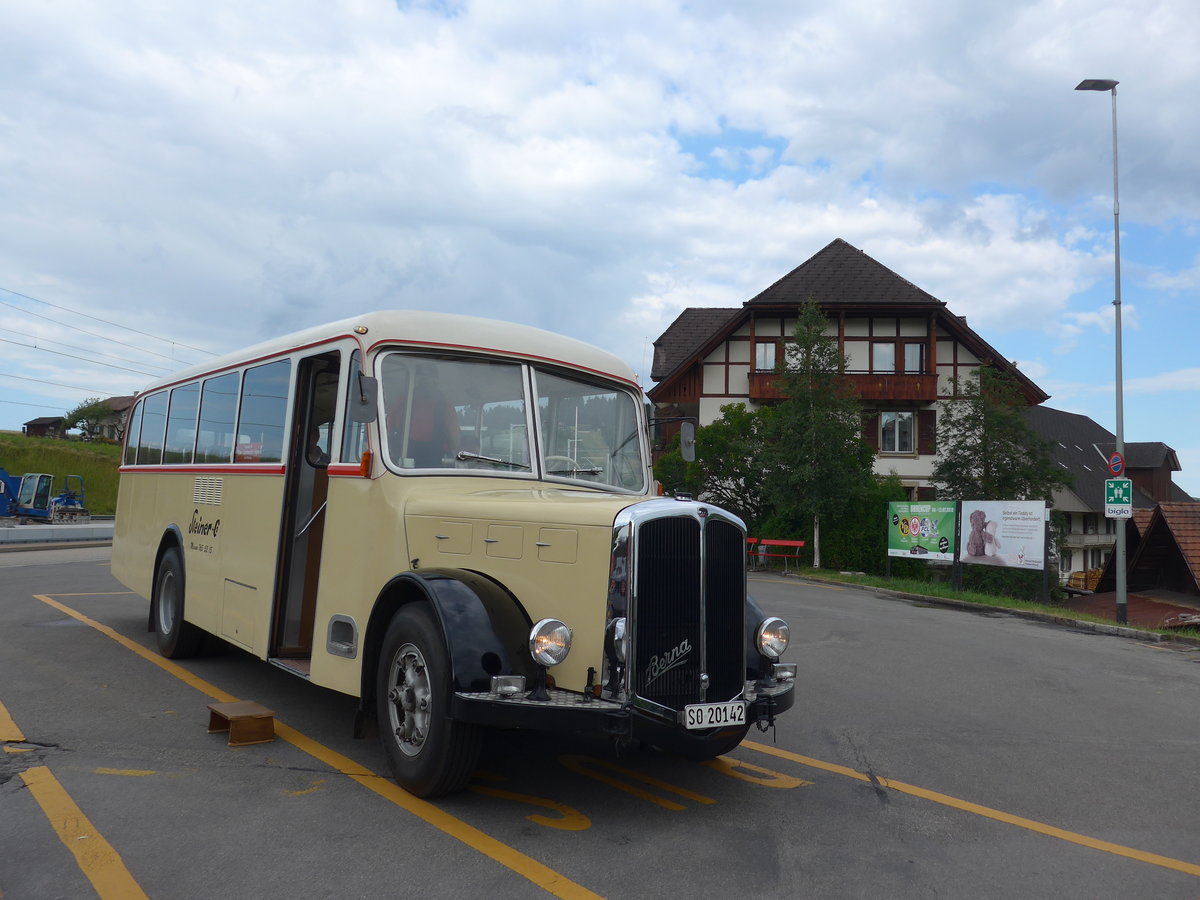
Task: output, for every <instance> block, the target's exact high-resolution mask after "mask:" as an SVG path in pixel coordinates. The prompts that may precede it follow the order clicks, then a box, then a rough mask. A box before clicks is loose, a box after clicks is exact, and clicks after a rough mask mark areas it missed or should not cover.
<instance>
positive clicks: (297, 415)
mask: <svg viewBox="0 0 1200 900" xmlns="http://www.w3.org/2000/svg"><path fill="white" fill-rule="evenodd" d="M745 555H746V554H745V528H744V525H743V524H742V522H741V521H740V520H739V519H737V518H736V517H735V516H733V515H731V514H729V513H727V512H724V511H722V510H720V509H717V508H715V507H713V506H711V505H709V504H706V503H702V502H695V501H692V500H688V499H675V498H663V497H657V496H655V490H654V482H653V477H652V474H651V468H650V463H649V453H648V438H647V420H646V414H645V406H644V404H643V400H642V396H641V391H640V389H639V387H638V385H637V382H636V380H635V377H634V374H633V372H632V370H630V369H629V367H628V366H626V365H625V364H624V363H622V362H621V361H620V360H619V359H618V358H616V357H615V356H613V355H611V354H609V353H606V352H603V351H601V350H599V349H597V348H595V347H591V346H589V345H587V344H584V343H581V342H579V341H575V340H571V339H568V338H564V337H560V336H557V335H553V334H550V333H548V332H544V331H540V330H538V329H534V328H528V327H523V326H518V325H513V324H509V323H505V322H496V321H488V320H484V319H477V318H470V317H466V316H455V315H448V314H438V313H428V312H403V311H387V312H375V313H369V314H367V315H363V316H359V317H358V318H354V319H347V320H345V321H341V322H336V323H334V324H331V325H327V326H324V327H320V328H313V329H310V330H308V331H302V332H299V333H297V334H293V335H289V336H288V337H285V338H281V339H279V340H274V341H270V342H267V343H264V344H260V345H258V346H255V347H251V348H249V349H248V350H245V351H243V352H240V353H236V354H232V355H229V356H226V357H222V358H220V359H217V360H215V361H213V362H211V363H209V364H206V365H204V366H202V367H196V368H193V369H189V370H186V371H183V372H180V373H178V374H176V375H174V376H171V377H170V378H167V379H165V380H163V381H161V382H158V383H155V384H152V385H150V386H149V387H148V388H147V389H146V390H145V391H144V392H143V393H142V394H140V395H139V397H138V401H137V404H136V406H135V407H134V409H133V411H132V413H131V418H130V421H129V425H128V427H127V429H126V444H125V448H124V457H123V464H122V467H121V482H120V494H119V498H118V502H117V517H116V529H115V535H114V541H113V572H114V574H115V575H116V576H117V577H118V578H119V579H120V580H121V581H122V582H124V583H125V584H126V585H128V586H129V587H130V588H131V589H133V590H134V591H136V592H138V593H140V594H141V595H142V596H144V597H146V598H148V599H149V603H150V610H149V626H150V629H151V630H154V631H156V632H157V635H158V637H157V639H158V645H159V649H160V651H161V652H162V653H163V654H164V655H165V656H168V657H172V658H175V657H185V656H189V655H193V654H195V653H197V652H200V651H201V650H202V648H203V647H204V645H205V642H206V641H208V640H210V639H211V638H210V637H209V636H215V637H216V638H219V639H222V640H224V641H228V642H229V643H231V644H233V645H235V646H237V647H240V648H242V649H243V650H246V651H248V652H250V653H253V654H255V655H257V656H259V657H261V658H263V659H265V660H267V661H269V662H270V663H272V664H274V665H276V666H278V667H280V668H281V669H284V670H285V671H287V672H291V673H294V674H295V675H297V676H299V677H301V678H305V679H308V680H310V681H312V682H314V683H316V684H319V685H323V686H325V687H328V688H332V689H334V690H337V691H343V692H345V693H347V694H350V695H353V696H355V697H358V698H359V711H358V717H357V721H356V723H355V728H356V733H357V734H359V735H362V734H363V733H365V732H366V731H367V730H369V729H370V728H371V727H372V726H373V725H374V724H375V723H377V724H378V731H379V732H380V737H381V740H382V743H383V746H384V748H385V751H386V753H387V757H388V760H389V762H390V765H391V768H392V772H393V774H394V775H395V777H396V780H397V781H398V782H399V783H400V784H401V785H403V786H404V787H405V788H406V789H408V790H409V791H411V792H412V793H414V794H417V795H419V796H425V797H429V796H436V795H438V794H443V793H446V792H449V791H452V790H455V789H458V788H460V787H462V786H463V785H464V784H465V783H466V781H467V780H468V779H469V778H470V776H471V774H472V772H473V770H474V767H475V764H476V762H477V759H478V755H479V752H480V737H481V733H482V730H483V729H484V728H487V727H504V728H529V729H542V730H560V729H570V730H578V731H592V732H596V733H602V734H607V735H611V736H612V737H613V738H614V739H616V740H618V741H645V742H648V743H649V744H652V745H655V746H659V747H661V748H664V749H666V750H668V751H672V752H677V753H683V754H686V755H689V756H692V757H697V758H704V757H710V756H714V755H717V754H720V753H723V752H726V751H727V750H729V749H731V748H733V747H735V746H736V745H737V744H738V743H739V742H740V741H741V739H742V737H743V736H744V735H745V733H746V731H747V729H748V728H749V727H750V726H751V725H753V724H756V723H757V724H759V725H760V726H762V727H766V726H768V725H770V724H772V723H773V721H774V717H775V716H776V715H777V714H779V713H780V712H782V711H784V710H786V709H788V708H789V707H790V706H791V705H792V699H793V686H794V679H795V666H794V665H793V664H785V663H781V662H779V657H780V654H781V653H782V652H783V650H784V648H785V647H786V646H787V642H788V629H787V626H786V624H784V623H783V622H782V621H781V620H780V619H778V618H774V617H768V616H764V615H763V614H762V613H761V612H760V611H759V609H758V607H757V606H756V605H755V604H754V602H753V601H752V600H751V599H749V598H748V597H747V596H746V569H745Z"/></svg>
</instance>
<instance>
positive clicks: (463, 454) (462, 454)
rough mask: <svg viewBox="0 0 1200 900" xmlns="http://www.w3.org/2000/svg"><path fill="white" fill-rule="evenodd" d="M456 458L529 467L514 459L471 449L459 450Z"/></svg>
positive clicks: (464, 460) (515, 466) (520, 467)
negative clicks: (472, 451) (482, 453)
mask: <svg viewBox="0 0 1200 900" xmlns="http://www.w3.org/2000/svg"><path fill="white" fill-rule="evenodd" d="M454 458H455V459H457V460H459V461H460V462H469V461H471V460H478V461H479V462H486V463H492V464H493V465H497V466H508V467H509V468H510V469H528V468H529V466H527V465H526V464H525V463H519V462H513V461H512V460H508V459H500V458H499V457H496V456H480V455H479V454H478V453H471V452H470V451H469V450H459V451H458V452H457V453H456V454H454Z"/></svg>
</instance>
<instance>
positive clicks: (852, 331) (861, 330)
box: [846, 319, 867, 337]
mask: <svg viewBox="0 0 1200 900" xmlns="http://www.w3.org/2000/svg"><path fill="white" fill-rule="evenodd" d="M846 336H847V337H866V336H867V320H866V319H847V320H846Z"/></svg>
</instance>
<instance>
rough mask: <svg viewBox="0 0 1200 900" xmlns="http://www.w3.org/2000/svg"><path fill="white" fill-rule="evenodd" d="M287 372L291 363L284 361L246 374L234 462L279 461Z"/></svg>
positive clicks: (284, 415) (281, 456)
mask: <svg viewBox="0 0 1200 900" xmlns="http://www.w3.org/2000/svg"><path fill="white" fill-rule="evenodd" d="M291 371H292V363H291V361H290V360H286V359H281V360H280V361H279V362H273V363H268V364H267V365H265V366H256V367H254V368H253V369H247V370H246V375H245V378H243V379H242V413H241V418H240V419H239V420H238V437H237V447H236V449H235V451H234V459H235V461H237V462H282V461H283V437H284V433H283V425H284V421H285V420H286V419H287V406H288V403H287V398H288V381H289V379H290V377H291Z"/></svg>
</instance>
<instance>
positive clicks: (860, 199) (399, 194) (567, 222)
mask: <svg viewBox="0 0 1200 900" xmlns="http://www.w3.org/2000/svg"><path fill="white" fill-rule="evenodd" d="M1198 47H1200V5H1198V4H1197V3H1196V2H1195V0H1159V2H1156V0H1146V2H1143V3H1138V4H1132V3H1129V2H1122V0H1086V2H1084V0H1042V2H1024V0H1005V2H996V0H971V2H967V0H960V2H957V3H955V2H952V3H949V4H947V3H946V2H945V0H938V2H933V0H907V2H900V3H895V2H883V0H841V2H839V3H837V4H833V3H822V4H817V3H804V2H791V3H784V2H765V0H740V2H738V3H728V4H727V3H718V2H708V0H697V2H682V0H638V2H636V3H631V2H620V0H608V2H589V0H572V2H569V3H568V2H548V0H522V2H519V3H512V2H493V0H482V2H473V0H462V2H458V0H427V2H421V0H416V2H387V0H291V2H288V3H282V2H277V0H264V2H260V3H245V2H236V3H233V2H226V0H210V2H206V3H203V4H195V3H193V4H181V3H167V2H162V0H154V2H149V0H147V2H141V0H124V2H122V3H119V4H95V3H90V2H71V0H62V2H56V0H40V2H36V3H35V2H25V0H17V2H9V3H5V4H4V6H3V10H2V11H0V339H2V340H3V342H2V343H0V428H17V429H19V428H20V425H21V423H22V422H24V421H27V420H28V419H31V418H34V417H37V416H42V415H57V414H61V412H62V411H64V410H65V409H69V408H70V407H73V406H74V405H76V404H77V403H78V402H79V401H80V400H82V399H84V398H86V397H89V396H101V395H106V394H127V393H132V392H134V391H135V390H137V389H139V388H140V387H141V386H142V385H144V384H145V383H146V382H147V381H149V380H150V378H151V377H156V376H158V375H159V374H163V373H164V372H165V371H167V370H169V369H170V368H172V367H176V366H177V365H179V364H182V363H185V362H187V363H190V362H194V361H199V360H201V359H204V358H205V353H203V352H201V351H226V350H232V349H235V348H237V347H239V346H243V345H246V344H249V343H252V342H254V341H257V340H260V339H264V338H268V337H273V336H276V335H279V334H283V333H285V332H288V331H292V330H294V329H296V328H299V327H303V326H307V325H313V324H317V323H320V322H324V321H329V320H332V319H335V318H341V317H344V316H349V315H353V314H355V313H357V312H362V311H366V310H370V309H377V308H385V307H412V308H422V309H443V310H451V311H457V312H464V313H473V314H479V315H487V316H493V317H497V318H503V319H510V320H513V321H518V322H526V323H530V324H534V325H538V326H541V327H543V328H548V329H551V330H554V331H560V332H563V333H565V334H569V335H572V336H575V337H580V338H583V339H585V340H589V341H591V342H593V343H596V344H600V345H602V346H604V347H606V348H608V349H611V350H613V351H615V352H617V353H618V354H620V355H621V356H623V357H624V358H625V359H627V360H628V361H629V362H630V364H632V365H633V367H634V368H635V369H637V370H638V371H639V372H641V373H642V374H643V378H644V381H645V383H646V384H647V386H648V385H649V382H648V374H649V369H650V359H651V342H652V341H653V340H654V339H655V338H656V337H658V335H659V334H661V333H662V331H663V330H664V328H665V327H666V326H667V325H668V324H669V323H670V322H671V321H672V320H673V319H674V318H675V316H676V315H677V314H678V313H679V311H680V310H681V309H683V308H684V307H687V306H737V305H740V304H741V303H742V302H743V301H745V300H747V299H749V298H750V297H752V296H753V295H754V294H756V293H757V292H758V291H760V290H761V289H762V288H764V287H766V286H767V285H769V284H770V283H772V282H773V281H775V280H776V279H778V278H779V277H781V276H782V275H784V274H786V273H787V272H788V271H790V270H791V269H793V268H795V267H796V266H797V265H799V264H800V263H802V262H803V261H804V260H806V259H807V258H808V257H809V256H811V255H812V254H813V253H815V252H816V251H818V250H819V249H821V248H822V247H824V246H825V245H826V244H828V243H829V242H830V241H831V240H833V239H834V238H839V237H840V238H844V239H845V240H847V241H849V242H850V243H851V244H853V245H855V246H856V247H859V248H861V249H862V250H864V251H865V252H866V253H868V254H869V255H871V256H872V257H874V258H875V259H877V260H879V261H880V262H882V263H883V264H885V265H887V266H889V267H890V268H892V269H893V270H895V271H896V272H898V273H900V274H901V275H903V276H904V277H905V278H907V279H909V280H910V281H912V282H914V283H915V284H917V285H918V286H920V287H922V288H924V289H925V290H927V291H929V292H930V293H932V294H933V295H934V296H936V297H938V298H939V299H941V300H944V301H946V302H947V303H948V304H949V306H950V309H951V310H952V311H953V312H955V313H958V314H960V315H965V316H967V317H968V320H969V323H970V325H971V326H972V327H973V328H974V329H975V330H977V331H978V332H979V333H980V334H981V335H982V336H983V337H984V338H985V339H986V340H988V341H989V342H990V343H991V344H992V345H993V346H994V347H996V348H997V349H998V350H1000V351H1001V352H1002V353H1003V354H1004V355H1005V356H1007V357H1009V358H1010V359H1013V360H1016V361H1018V362H1019V364H1020V366H1021V367H1022V369H1023V370H1024V371H1025V372H1026V373H1027V374H1028V375H1030V377H1032V378H1033V379H1034V380H1035V381H1036V382H1037V383H1038V384H1039V385H1040V386H1041V387H1042V388H1044V389H1045V390H1046V391H1047V392H1048V393H1050V394H1051V395H1052V396H1051V400H1050V401H1049V404H1048V405H1050V406H1054V407H1056V408H1060V409H1066V410H1071V411H1074V412H1081V413H1085V414H1087V415H1089V416H1091V417H1092V418H1094V419H1096V421H1098V422H1100V423H1101V424H1102V425H1104V426H1106V427H1108V428H1110V429H1112V428H1114V426H1115V416H1114V399H1113V398H1114V392H1113V383H1114V359H1113V357H1114V329H1113V318H1114V317H1113V307H1112V299H1113V281H1114V279H1113V269H1114V266H1113V196H1112V192H1113V182H1112V105H1111V100H1110V97H1109V95H1108V94H1104V93H1084V92H1076V91H1074V90H1073V88H1074V87H1075V85H1076V84H1078V83H1079V81H1080V80H1081V79H1083V78H1115V79H1118V80H1119V81H1120V82H1121V84H1120V87H1119V88H1118V116H1119V121H1118V127H1119V129H1120V130H1119V143H1120V147H1119V152H1120V170H1119V171H1120V196H1121V206H1120V222H1121V267H1122V298H1123V319H1124V329H1123V337H1124V349H1125V353H1124V375H1125V379H1124V380H1125V437H1126V440H1128V441H1149V440H1154V441H1164V442H1166V443H1168V444H1169V445H1171V446H1172V447H1173V448H1174V449H1175V450H1176V451H1177V452H1178V454H1179V457H1180V461H1181V462H1182V464H1183V467H1184V471H1183V472H1181V473H1176V476H1175V478H1176V483H1178V484H1180V485H1182V486H1183V487H1184V488H1185V489H1187V490H1189V491H1190V492H1191V493H1192V494H1193V495H1200V415H1198V413H1200V360H1198V359H1197V348H1198V346H1200V304H1198V302H1197V301H1198V298H1200V249H1198V248H1200V244H1198V237H1200V163H1198V159H1200V157H1198V156H1197V148H1198V147H1200V115H1198V114H1197V112H1196V111H1197V110H1198V109H1200V99H1197V96H1196V85H1198V84H1200V71H1198V70H1200V53H1197V52H1196V51H1197V48H1198ZM114 326H121V327H114ZM35 348H36V349H35Z"/></svg>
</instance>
